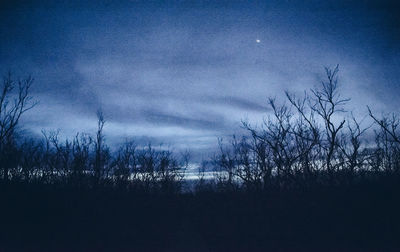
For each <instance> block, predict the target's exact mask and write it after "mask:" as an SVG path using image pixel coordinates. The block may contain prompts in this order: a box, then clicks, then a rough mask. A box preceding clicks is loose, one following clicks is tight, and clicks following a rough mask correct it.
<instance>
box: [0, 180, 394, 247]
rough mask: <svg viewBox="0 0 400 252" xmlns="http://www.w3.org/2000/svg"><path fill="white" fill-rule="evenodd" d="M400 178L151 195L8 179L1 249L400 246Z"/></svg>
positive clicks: (2, 193)
mask: <svg viewBox="0 0 400 252" xmlns="http://www.w3.org/2000/svg"><path fill="white" fill-rule="evenodd" d="M399 192H400V184H399V183H398V181H393V180H390V179H388V181H384V180H382V181H380V182H374V183H368V184H363V185H357V186H351V187H346V188H344V187H340V188H333V187H329V188H327V187H325V188H323V187H319V188H314V189H309V190H303V191H299V190H293V191H272V190H271V191H269V192H263V193H254V192H252V193H249V192H248V193H245V192H230V193H227V192H225V193H222V192H203V193H198V194H180V195H165V194H155V193H153V194H145V193H135V192H127V191H122V190H117V189H110V188H108V189H104V188H100V189H96V190H95V189H82V188H80V189H79V188H72V187H68V186H54V185H38V184H36V185H35V184H29V185H28V184H15V183H14V184H8V185H7V186H6V185H4V184H2V185H1V191H0V196H1V207H0V213H1V214H0V218H1V226H0V248H1V251H266V250H270V251H310V250H315V251H396V250H397V251H399V250H400V239H399V237H400V236H399V234H400V200H399V199H400V198H399V195H400V194H399Z"/></svg>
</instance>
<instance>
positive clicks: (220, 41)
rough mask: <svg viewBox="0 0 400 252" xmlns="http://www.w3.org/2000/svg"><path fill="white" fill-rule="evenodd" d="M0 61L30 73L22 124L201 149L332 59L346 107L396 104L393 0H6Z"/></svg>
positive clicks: (399, 87) (316, 77) (316, 79)
mask: <svg viewBox="0 0 400 252" xmlns="http://www.w3.org/2000/svg"><path fill="white" fill-rule="evenodd" d="M0 38H1V40H0V71H1V74H2V75H4V74H6V73H7V71H8V70H11V71H12V72H13V73H14V74H15V76H26V75H28V74H31V75H32V76H33V77H34V78H35V85H34V88H33V91H32V95H33V96H34V97H35V99H37V100H39V101H40V104H39V105H38V106H37V107H36V108H34V109H33V110H31V111H30V112H29V113H27V114H26V115H25V117H24V120H23V128H24V129H25V130H27V131H30V132H33V133H36V134H39V133H40V130H41V129H47V130H50V129H60V130H61V132H62V134H64V135H65V136H72V135H74V133H75V132H77V131H79V132H89V133H90V132H92V133H94V130H95V128H96V111H97V110H98V109H102V110H103V111H104V115H105V117H106V120H107V124H106V126H105V134H106V139H107V141H108V142H109V143H110V144H114V143H119V142H123V141H124V139H125V138H136V140H137V141H138V143H145V142H148V141H152V142H154V143H161V142H162V143H165V144H171V146H173V148H175V149H177V150H180V149H184V148H189V149H190V150H192V151H194V152H196V151H197V152H198V153H200V152H203V151H204V150H210V149H212V148H214V147H216V144H217V137H220V136H227V135H231V134H233V133H235V132H238V131H239V130H240V120H241V119H248V120H249V121H252V122H257V121H260V120H261V119H262V117H263V116H264V115H266V114H267V113H268V107H267V97H269V96H276V97H277V98H278V99H281V100H283V99H284V96H283V92H284V90H289V91H291V92H294V93H299V94H301V93H302V92H303V91H304V90H308V89H310V88H312V87H314V86H316V85H318V84H319V83H320V80H321V78H323V77H324V66H331V67H333V66H335V65H336V64H339V65H340V79H339V80H340V83H341V84H342V88H343V89H342V90H343V94H344V96H348V97H351V98H352V100H351V102H350V103H349V106H348V109H349V110H351V111H354V113H355V114H357V115H358V114H359V115H361V114H366V111H367V110H366V105H370V106H371V107H373V108H374V110H376V111H394V110H396V109H397V108H398V107H399V106H400V99H399V98H398V97H399V94H400V83H399V80H400V50H399V49H400V43H399V42H400V7H399V5H397V4H395V1H393V2H391V1H382V0H381V1H341V0H335V1H329V0H328V1H290V0H286V1H284V0H279V1H201V0H197V1H93V3H92V4H87V3H79V2H74V1H48V2H47V1H25V2H24V1H9V2H4V1H2V3H1V4H0Z"/></svg>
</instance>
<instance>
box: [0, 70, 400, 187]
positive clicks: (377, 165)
mask: <svg viewBox="0 0 400 252" xmlns="http://www.w3.org/2000/svg"><path fill="white" fill-rule="evenodd" d="M326 77H327V78H326V80H325V81H323V82H322V83H321V85H320V86H318V87H317V88H315V89H311V91H310V92H305V93H304V95H303V96H302V97H297V96H295V95H294V94H292V93H289V92H286V93H285V95H286V102H284V103H280V102H279V101H277V100H276V99H274V98H270V99H269V101H268V102H269V107H270V111H271V113H269V116H267V117H265V118H264V120H263V123H262V124H261V125H258V126H255V125H252V124H250V123H248V122H243V127H244V128H245V129H246V130H247V132H248V134H247V135H245V136H240V137H235V136H234V137H233V138H232V139H231V140H230V141H229V142H228V143H225V142H224V140H222V139H219V152H218V153H216V154H215V155H214V156H213V157H212V158H210V160H205V161H204V162H203V163H202V164H201V165H200V166H199V168H198V170H199V171H198V180H195V181H192V182H189V181H187V180H185V171H187V169H188V167H189V163H190V154H189V153H188V152H185V153H183V154H179V155H176V154H175V153H173V152H172V151H171V150H168V149H163V148H162V146H160V147H154V146H152V145H151V144H149V145H147V146H137V145H136V144H135V142H133V141H131V142H129V141H127V142H125V143H124V144H123V145H122V146H120V147H119V149H118V151H116V152H111V151H110V148H109V147H108V146H107V144H106V142H105V138H104V134H103V128H104V126H105V125H106V120H105V118H104V116H103V114H102V112H98V113H97V118H98V121H97V132H95V134H93V135H89V134H84V133H78V134H76V136H75V137H74V138H73V139H67V140H61V139H60V137H59V135H60V134H59V131H51V132H46V131H42V135H43V136H42V139H41V140H37V139H30V138H24V137H20V136H19V134H18V133H19V132H18V129H19V128H18V123H19V119H20V117H21V116H22V115H23V114H24V113H25V112H26V111H28V110H30V109H32V108H33V107H34V106H35V105H36V102H34V100H33V99H32V97H31V96H30V94H29V93H30V88H31V85H32V83H33V79H32V78H30V77H29V78H26V79H24V80H19V81H15V80H13V78H12V77H11V75H8V76H7V77H6V78H4V80H3V86H2V90H1V95H0V178H1V180H2V183H3V184H7V183H11V182H18V183H19V182H23V183H43V184H59V185H71V186H76V187H88V188H99V187H113V188H119V189H124V190H134V191H143V192H163V193H173V194H176V193H180V192H183V191H184V188H185V184H186V185H187V183H194V189H195V190H196V191H198V192H201V191H236V190H245V191H267V190H269V189H279V190H281V189H292V188H312V187H314V186H342V185H352V184H354V183H363V182H365V181H371V180H375V179H379V178H381V177H391V178H396V177H399V174H400V149H399V148H400V132H399V131H398V125H399V123H400V121H399V119H398V118H397V117H396V115H395V114H392V115H391V116H383V117H382V118H378V117H376V116H375V115H374V114H373V112H372V111H371V109H369V108H368V110H369V115H367V116H366V117H365V118H367V120H361V121H360V120H359V119H357V118H356V117H355V116H353V115H352V113H350V112H347V111H346V110H345V105H346V104H347V102H348V101H349V100H350V99H348V98H343V97H341V94H340V87H339V83H338V67H336V68H334V69H328V68H327V69H326ZM368 119H369V121H371V123H370V124H367V125H364V124H365V121H368ZM371 119H372V120H371ZM205 171H213V177H212V178H206V176H205Z"/></svg>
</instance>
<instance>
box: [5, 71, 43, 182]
mask: <svg viewBox="0 0 400 252" xmlns="http://www.w3.org/2000/svg"><path fill="white" fill-rule="evenodd" d="M32 84H33V78H32V77H30V76H29V77H27V78H25V79H22V80H17V81H15V80H13V78H12V76H11V73H8V75H7V76H6V77H4V78H3V85H2V87H1V90H0V92H1V93H0V166H1V169H2V172H3V179H4V180H6V181H7V180H8V178H9V169H10V168H12V166H13V165H15V162H14V161H15V160H13V157H14V156H15V134H16V130H17V126H18V123H19V120H20V118H21V116H22V114H24V113H25V112H26V111H28V110H30V109H32V108H33V107H34V106H35V105H36V104H37V102H34V101H33V100H32V97H31V96H30V95H29V93H30V89H31V86H32Z"/></svg>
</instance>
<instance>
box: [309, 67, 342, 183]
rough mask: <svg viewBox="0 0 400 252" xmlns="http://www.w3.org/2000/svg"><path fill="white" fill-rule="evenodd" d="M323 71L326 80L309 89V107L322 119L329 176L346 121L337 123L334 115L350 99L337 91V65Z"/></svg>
mask: <svg viewBox="0 0 400 252" xmlns="http://www.w3.org/2000/svg"><path fill="white" fill-rule="evenodd" d="M325 71H326V76H327V81H322V87H321V88H317V89H312V90H311V92H312V94H313V95H314V97H313V102H314V104H312V105H311V109H312V110H313V111H314V112H315V113H316V114H318V115H319V117H320V118H321V119H322V121H323V125H324V128H325V131H324V135H325V137H324V139H323V140H324V141H323V142H322V148H323V149H324V151H325V166H326V169H327V171H328V174H329V175H330V176H331V175H332V173H333V172H334V170H335V169H336V166H335V164H334V163H335V161H336V159H335V154H336V153H337V150H338V144H339V139H338V136H339V132H340V131H341V130H342V129H343V126H344V124H345V122H346V120H345V119H342V120H340V121H339V122H338V123H335V116H336V114H337V113H340V112H344V109H343V105H345V104H346V103H347V102H348V101H349V100H350V99H347V98H342V97H341V95H340V93H339V86H338V76H337V74H338V72H339V66H336V67H335V68H334V69H333V70H332V69H329V68H325Z"/></svg>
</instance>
